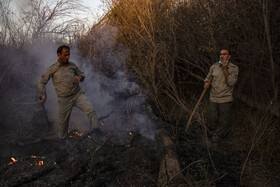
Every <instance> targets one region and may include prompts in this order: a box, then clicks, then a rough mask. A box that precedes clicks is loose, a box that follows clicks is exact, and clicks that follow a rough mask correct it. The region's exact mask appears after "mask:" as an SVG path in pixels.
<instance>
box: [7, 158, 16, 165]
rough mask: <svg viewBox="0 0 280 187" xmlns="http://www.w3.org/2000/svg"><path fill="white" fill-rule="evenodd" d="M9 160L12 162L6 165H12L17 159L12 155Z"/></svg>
mask: <svg viewBox="0 0 280 187" xmlns="http://www.w3.org/2000/svg"><path fill="white" fill-rule="evenodd" d="M11 160H12V162H10V163H9V164H8V165H12V164H15V163H17V160H16V159H15V158H14V157H12V158H11Z"/></svg>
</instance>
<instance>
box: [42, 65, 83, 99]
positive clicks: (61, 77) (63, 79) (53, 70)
mask: <svg viewBox="0 0 280 187" xmlns="http://www.w3.org/2000/svg"><path fill="white" fill-rule="evenodd" d="M75 76H81V77H82V78H81V81H83V79H84V77H85V75H84V73H83V72H82V71H81V70H80V69H79V68H78V67H77V66H76V65H75V64H74V63H72V62H68V63H67V64H66V65H61V64H60V63H59V62H56V63H54V64H53V65H52V66H50V67H49V68H48V69H47V71H46V72H45V73H44V74H43V75H42V77H41V78H40V80H39V82H38V90H39V92H40V93H46V88H45V85H46V84H47V83H48V81H49V80H50V78H52V81H53V85H54V88H55V91H56V94H57V97H59V98H61V97H68V96H72V95H74V94H76V93H77V92H78V91H79V90H80V86H79V83H74V82H73V80H74V77H75Z"/></svg>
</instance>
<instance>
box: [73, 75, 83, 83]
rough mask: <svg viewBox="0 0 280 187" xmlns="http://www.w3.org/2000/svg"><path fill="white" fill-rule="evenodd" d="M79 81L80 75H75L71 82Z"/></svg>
mask: <svg viewBox="0 0 280 187" xmlns="http://www.w3.org/2000/svg"><path fill="white" fill-rule="evenodd" d="M80 81H81V77H80V76H75V77H74V80H73V83H78V82H80Z"/></svg>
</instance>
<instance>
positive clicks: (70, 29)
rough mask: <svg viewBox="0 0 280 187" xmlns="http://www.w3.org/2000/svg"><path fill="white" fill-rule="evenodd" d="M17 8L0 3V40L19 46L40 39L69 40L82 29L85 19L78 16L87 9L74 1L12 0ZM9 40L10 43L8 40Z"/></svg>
mask: <svg viewBox="0 0 280 187" xmlns="http://www.w3.org/2000/svg"><path fill="white" fill-rule="evenodd" d="M15 3H16V5H17V7H18V9H19V11H18V14H17V15H16V14H14V13H12V11H11V7H10V1H8V2H7V3H4V2H1V7H0V8H1V10H4V11H1V19H2V20H4V22H2V23H1V24H0V26H1V35H3V36H1V40H2V44H3V43H4V40H5V41H6V42H7V41H8V40H9V41H10V42H9V43H10V44H11V43H17V45H19V44H20V45H23V44H26V43H34V42H36V41H38V40H40V39H43V38H46V37H47V38H50V39H53V40H66V41H69V40H71V39H73V37H74V36H75V34H76V33H77V32H78V33H79V32H81V30H84V29H82V28H85V25H86V24H87V23H86V21H87V20H85V19H84V20H82V19H81V18H80V17H79V15H81V14H83V13H85V12H87V13H90V11H89V10H88V9H87V8H86V7H85V6H84V5H83V4H82V3H81V2H80V1H78V0H58V1H57V0H26V1H17V2H15ZM11 41H13V42H11Z"/></svg>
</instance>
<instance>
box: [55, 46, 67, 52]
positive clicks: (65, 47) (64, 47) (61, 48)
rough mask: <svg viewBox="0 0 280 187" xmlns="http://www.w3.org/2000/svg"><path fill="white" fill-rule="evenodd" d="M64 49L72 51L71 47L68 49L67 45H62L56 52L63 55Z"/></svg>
mask: <svg viewBox="0 0 280 187" xmlns="http://www.w3.org/2000/svg"><path fill="white" fill-rule="evenodd" d="M63 49H68V50H69V51H70V47H68V46H67V45H62V46H59V47H58V48H57V51H56V52H57V53H61V52H62V50H63Z"/></svg>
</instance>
